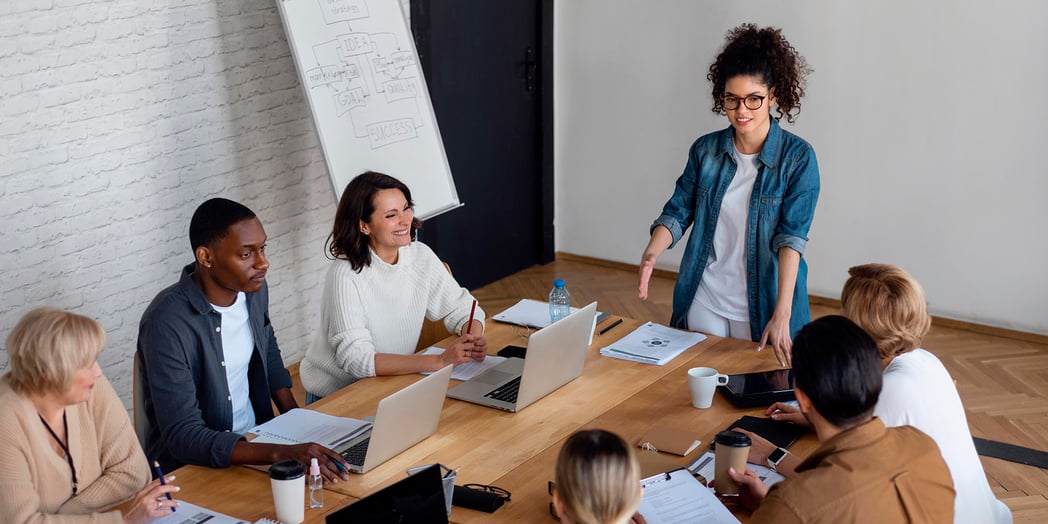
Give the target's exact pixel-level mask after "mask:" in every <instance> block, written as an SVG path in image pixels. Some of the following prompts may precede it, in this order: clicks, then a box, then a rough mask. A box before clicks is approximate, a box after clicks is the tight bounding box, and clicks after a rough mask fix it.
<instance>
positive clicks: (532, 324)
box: [491, 298, 608, 329]
mask: <svg viewBox="0 0 1048 524" xmlns="http://www.w3.org/2000/svg"><path fill="white" fill-rule="evenodd" d="M578 310H579V308H577V307H573V308H571V312H572V313H574V312H576V311H578ZM491 318H493V319H495V320H497V321H499V322H505V323H506V324H516V325H518V326H524V327H529V328H535V329H542V328H544V327H547V326H549V325H550V323H551V322H550V318H549V302H540V301H538V300H531V299H530V298H523V299H521V300H520V302H517V303H516V304H513V305H512V306H510V307H509V308H507V309H506V310H505V311H503V312H502V313H499V314H497V315H495V316H493V317H491ZM605 318H608V314H607V313H602V312H600V311H598V312H597V323H599V322H600V321H602V320H604V319H605Z"/></svg>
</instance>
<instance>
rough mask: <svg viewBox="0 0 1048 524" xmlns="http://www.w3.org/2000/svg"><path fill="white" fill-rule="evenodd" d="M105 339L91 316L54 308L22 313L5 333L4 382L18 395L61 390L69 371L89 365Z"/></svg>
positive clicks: (66, 384) (67, 382)
mask: <svg viewBox="0 0 1048 524" xmlns="http://www.w3.org/2000/svg"><path fill="white" fill-rule="evenodd" d="M105 343H106V332H105V330H104V329H102V326H101V325H99V324H98V322H95V321H94V320H92V319H90V318H87V317H85V316H82V315H77V314H75V313H70V312H68V311H62V310H60V309H55V308H49V307H45V308H39V309H34V310H32V311H30V312H29V313H26V315H25V316H24V317H22V319H21V320H19V321H18V324H16V325H15V327H14V329H12V330H11V334H9V335H8V336H7V354H8V358H9V360H10V363H11V370H10V371H9V372H8V373H7V375H6V379H7V383H8V384H10V386H11V389H13V390H14V391H15V392H16V393H18V394H20V395H44V394H48V393H55V394H62V393H65V392H66V391H68V390H69V388H70V387H72V385H73V374H74V373H75V372H76V371H77V370H80V369H84V368H86V367H87V366H90V365H91V363H92V362H94V361H95V360H96V359H97V358H98V354H99V353H100V352H101V351H102V347H103V346H105Z"/></svg>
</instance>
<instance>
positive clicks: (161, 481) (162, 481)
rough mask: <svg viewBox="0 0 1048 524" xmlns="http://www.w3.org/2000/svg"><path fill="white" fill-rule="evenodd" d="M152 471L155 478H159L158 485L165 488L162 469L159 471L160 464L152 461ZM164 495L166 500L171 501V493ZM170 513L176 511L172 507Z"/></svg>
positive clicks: (165, 482) (165, 483)
mask: <svg viewBox="0 0 1048 524" xmlns="http://www.w3.org/2000/svg"><path fill="white" fill-rule="evenodd" d="M153 469H154V470H155V471H156V476H157V477H160V485H162V486H166V485H167V481H166V480H164V471H163V470H162V469H160V463H159V462H157V461H155V460H154V461H153ZM164 495H166V496H167V500H171V493H164ZM171 511H177V510H176V509H175V508H174V507H172V508H171Z"/></svg>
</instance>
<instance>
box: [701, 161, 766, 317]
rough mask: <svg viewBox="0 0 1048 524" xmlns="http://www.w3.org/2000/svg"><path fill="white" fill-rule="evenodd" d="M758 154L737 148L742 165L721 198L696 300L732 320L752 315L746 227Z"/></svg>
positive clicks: (738, 164) (736, 170)
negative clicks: (747, 276)
mask: <svg viewBox="0 0 1048 524" xmlns="http://www.w3.org/2000/svg"><path fill="white" fill-rule="evenodd" d="M758 154H759V153H754V154H752V155H744V154H742V153H740V152H738V150H736V151H735V162H736V164H737V166H738V167H737V168H736V169H735V177H734V178H732V179H731V183H730V184H728V189H727V191H725V192H724V198H723V199H722V200H721V208H720V214H718V215H717V227H716V228H715V229H714V231H713V244H712V246H711V248H710V256H709V258H708V259H707V260H706V269H705V271H703V272H702V278H701V279H700V280H699V289H698V290H696V291H695V298H694V299H693V301H694V302H698V303H700V304H702V305H704V306H706V307H707V308H709V309H710V310H712V311H713V312H714V313H717V314H718V315H720V316H722V317H724V318H726V319H728V320H736V321H746V320H749V318H750V306H749V304H750V302H749V300H747V298H746V290H747V286H746V230H747V227H748V224H749V218H750V195H752V194H753V182H754V181H755V180H756V179H757V155H758Z"/></svg>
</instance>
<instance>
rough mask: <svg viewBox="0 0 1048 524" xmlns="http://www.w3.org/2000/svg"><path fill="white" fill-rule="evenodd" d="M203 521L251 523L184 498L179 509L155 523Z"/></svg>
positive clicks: (213, 522) (209, 523)
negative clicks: (191, 502)
mask: <svg viewBox="0 0 1048 524" xmlns="http://www.w3.org/2000/svg"><path fill="white" fill-rule="evenodd" d="M202 522H207V524H251V523H250V522H248V521H246V520H240V519H235V518H233V517H230V516H229V515H223V514H221V513H218V512H215V511H211V510H209V509H207V508H203V507H200V506H197V505H196V504H190V503H188V502H186V501H184V500H180V501H178V511H175V512H173V513H171V514H170V515H167V516H166V517H160V518H159V519H157V520H154V521H153V524H198V523H202Z"/></svg>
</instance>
